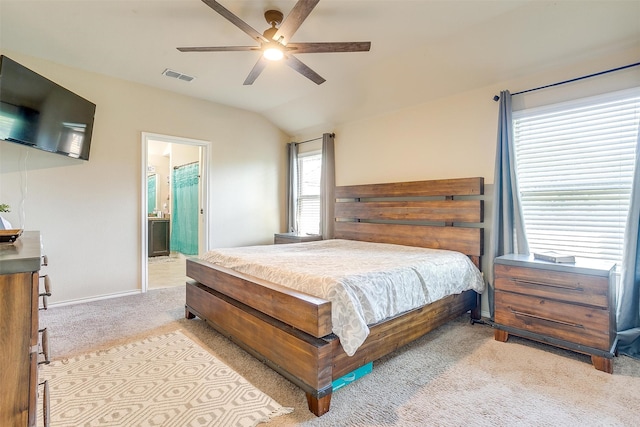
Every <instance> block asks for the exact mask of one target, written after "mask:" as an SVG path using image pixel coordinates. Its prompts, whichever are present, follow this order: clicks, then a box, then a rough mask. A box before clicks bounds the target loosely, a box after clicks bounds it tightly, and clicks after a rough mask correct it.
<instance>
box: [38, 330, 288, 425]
mask: <svg viewBox="0 0 640 427" xmlns="http://www.w3.org/2000/svg"><path fill="white" fill-rule="evenodd" d="M40 375H41V381H42V380H48V381H49V388H50V404H51V425H52V426H57V427H64V426H70V427H77V426H165V427H170V426H176V427H178V426H180V427H183V426H243V427H244V426H255V425H256V424H258V423H261V422H266V421H269V420H270V419H272V418H273V417H276V416H278V415H283V414H286V413H289V412H291V411H292V409H290V408H284V407H282V406H281V405H280V404H278V403H277V402H276V401H274V400H273V399H271V398H270V397H269V396H267V395H266V394H264V393H262V392H261V391H259V390H258V389H256V388H255V387H253V385H251V384H250V383H249V382H248V381H247V380H245V379H244V378H243V377H242V376H240V375H239V374H238V373H236V372H235V371H233V370H232V369H231V368H229V367H228V366H226V365H225V364H224V363H222V362H221V361H219V360H218V359H216V358H215V357H214V356H212V355H211V354H210V353H209V352H208V351H206V350H204V349H203V348H202V347H201V346H200V345H198V344H196V343H195V342H193V341H192V340H191V339H189V338H188V337H187V336H185V335H184V334H182V333H181V332H180V331H175V332H172V333H168V334H165V335H160V336H154V337H151V338H146V339H143V340H141V341H135V342H131V343H128V344H124V345H120V346H117V347H112V348H107V349H104V350H99V351H96V352H93V353H88V354H85V355H82V356H77V357H74V358H72V359H62V360H58V361H54V362H52V363H51V364H50V365H49V366H47V368H46V369H42V370H41V373H40ZM38 406H39V407H42V405H38ZM41 417H42V415H40V417H39V419H42V418H41Z"/></svg>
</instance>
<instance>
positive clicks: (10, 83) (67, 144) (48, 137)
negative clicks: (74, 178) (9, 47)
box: [0, 55, 96, 160]
mask: <svg viewBox="0 0 640 427" xmlns="http://www.w3.org/2000/svg"><path fill="white" fill-rule="evenodd" d="M95 111H96V106H95V104H93V103H92V102H90V101H87V100H86V99H84V98H82V97H81V96H79V95H76V94H75V93H73V92H71V91H70V90H68V89H65V88H63V87H62V86H60V85H58V84H56V83H54V82H52V81H51V80H49V79H47V78H45V77H43V76H41V75H40V74H38V73H36V72H34V71H31V70H30V69H28V68H26V67H24V66H22V65H20V64H18V63H17V62H15V61H13V60H12V59H10V58H8V57H6V56H4V55H0V139H4V140H6V141H11V142H15V143H18V144H24V145H27V146H30V147H34V148H38V149H41V150H45V151H49V152H52V153H57V154H62V155H65V156H69V157H74V158H77V159H82V160H89V148H90V146H91V134H92V132H93V119H94V115H95Z"/></svg>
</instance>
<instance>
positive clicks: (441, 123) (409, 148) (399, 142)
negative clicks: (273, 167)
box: [297, 45, 640, 185]
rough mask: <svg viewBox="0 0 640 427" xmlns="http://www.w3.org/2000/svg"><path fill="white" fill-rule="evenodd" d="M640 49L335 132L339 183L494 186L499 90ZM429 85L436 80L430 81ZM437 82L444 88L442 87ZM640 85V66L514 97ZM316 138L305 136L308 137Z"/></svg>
mask: <svg viewBox="0 0 640 427" xmlns="http://www.w3.org/2000/svg"><path fill="white" fill-rule="evenodd" d="M639 57H640V45H639V46H638V47H637V48H636V49H633V50H627V51H623V52H618V53H616V54H613V55H608V56H602V57H599V58H594V59H591V60H585V61H581V62H576V64H575V65H574V66H572V67H566V68H562V69H556V70H553V71H550V72H547V73H544V74H538V75H527V74H526V73H525V74H524V75H525V77H522V78H520V79H517V80H513V81H506V82H501V83H499V84H496V85H493V86H490V87H484V88H479V89H477V90H474V91H469V92H464V93H461V94H455V95H452V96H451V97H447V98H442V99H438V100H435V101H433V102H429V103H425V104H422V105H419V106H415V107H412V108H406V109H403V110H398V111H396V112H393V113H390V114H387V115H383V116H378V117H372V118H370V119H367V120H361V121H358V122H352V123H345V124H342V125H339V126H337V127H335V129H330V130H327V131H335V133H336V184H337V185H353V184H370V183H376V182H388V181H411V180H420V179H433V178H457V177H468V176H483V177H485V183H486V184H492V183H493V168H494V160H495V159H494V156H495V145H496V131H497V117H498V103H497V102H494V101H493V100H492V98H493V96H494V95H497V94H499V92H500V90H506V89H508V90H510V92H511V93H515V92H518V91H521V90H526V89H530V88H534V87H539V86H543V85H546V84H550V83H554V82H558V81H563V80H567V79H572V78H575V77H578V76H582V75H587V74H591V73H595V72H598V71H602V70H606V69H610V68H616V67H620V66H622V65H626V64H631V63H635V62H637V61H638V58H639ZM425 84H429V83H425ZM436 84H437V83H436ZM633 86H640V67H635V68H631V69H629V70H627V71H620V72H616V73H612V74H609V75H607V76H606V77H596V78H592V79H588V80H584V81H582V82H579V83H571V84H567V85H563V86H559V87H557V88H554V89H546V90H542V91H538V92H535V93H531V94H528V95H518V96H514V97H513V108H514V109H522V108H528V107H533V106H537V105H541V104H548V103H554V102H560V101H563V100H567V99H575V98H581V97H585V96H590V95H595V94H599V93H604V92H607V91H613V90H619V89H624V88H628V87H633ZM313 136H315V135H314V134H310V135H306V134H303V135H299V136H297V138H298V139H299V140H303V139H305V138H310V137H313Z"/></svg>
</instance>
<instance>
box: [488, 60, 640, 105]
mask: <svg viewBox="0 0 640 427" xmlns="http://www.w3.org/2000/svg"><path fill="white" fill-rule="evenodd" d="M638 65H640V62H636V63H633V64H629V65H623V66H622V67H618V68H612V69H610V70H605V71H600V72H598V73H593V74H588V75H586V76H581V77H576V78H574V79H569V80H564V81H562V82H557V83H551V84H548V85H545V86H540V87H536V88H533V89H527V90H522V91H520V92H516V93H512V94H511V96H515V95H520V94H522V93H527V92H535V91H536V90H541V89H547V88H549V87H553V86H560V85H563V84H565V83H572V82H577V81H578V80H583V79H588V78H591V77H597V76H601V75H603V74H609V73H613V72H614V71H620V70H625V69H627V68H632V67H637V66H638ZM499 99H500V97H499V96H498V95H496V96H494V97H493V100H494V101H498V100H499Z"/></svg>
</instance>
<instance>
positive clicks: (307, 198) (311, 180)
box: [296, 151, 322, 234]
mask: <svg viewBox="0 0 640 427" xmlns="http://www.w3.org/2000/svg"><path fill="white" fill-rule="evenodd" d="M321 166H322V153H321V152H319V151H314V152H308V153H301V154H299V155H298V206H297V209H296V219H297V223H298V232H299V233H302V234H305V233H309V234H320V173H321V170H322V168H321Z"/></svg>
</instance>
